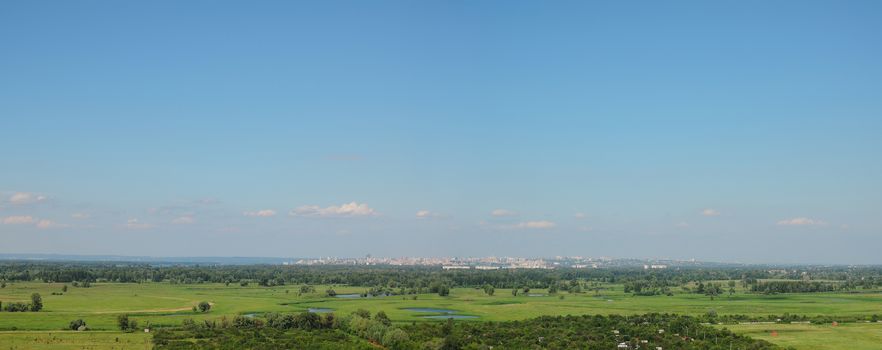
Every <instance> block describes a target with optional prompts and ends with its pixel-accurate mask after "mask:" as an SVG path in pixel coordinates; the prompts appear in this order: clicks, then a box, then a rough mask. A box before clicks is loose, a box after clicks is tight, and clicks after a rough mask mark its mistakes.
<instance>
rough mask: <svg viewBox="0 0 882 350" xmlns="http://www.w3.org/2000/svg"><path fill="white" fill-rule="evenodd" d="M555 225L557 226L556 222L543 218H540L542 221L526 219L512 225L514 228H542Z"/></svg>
mask: <svg viewBox="0 0 882 350" xmlns="http://www.w3.org/2000/svg"><path fill="white" fill-rule="evenodd" d="M555 226H557V224H555V223H553V222H551V221H545V220H542V221H526V222H520V223H518V224H517V225H515V226H514V227H515V228H536V229H544V228H553V227H555Z"/></svg>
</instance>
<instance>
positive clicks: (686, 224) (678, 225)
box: [674, 221, 689, 228]
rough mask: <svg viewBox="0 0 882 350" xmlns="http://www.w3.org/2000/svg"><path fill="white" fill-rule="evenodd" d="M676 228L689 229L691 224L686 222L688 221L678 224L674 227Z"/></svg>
mask: <svg viewBox="0 0 882 350" xmlns="http://www.w3.org/2000/svg"><path fill="white" fill-rule="evenodd" d="M674 226H677V227H679V228H687V227H689V223H688V222H686V221H680V222H679V223H677V224H676V225H674Z"/></svg>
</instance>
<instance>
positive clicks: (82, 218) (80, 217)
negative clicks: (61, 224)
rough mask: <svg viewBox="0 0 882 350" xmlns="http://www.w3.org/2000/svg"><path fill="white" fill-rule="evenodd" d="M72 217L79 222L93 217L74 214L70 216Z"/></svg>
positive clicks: (86, 214) (87, 214) (85, 214)
mask: <svg viewBox="0 0 882 350" xmlns="http://www.w3.org/2000/svg"><path fill="white" fill-rule="evenodd" d="M70 217H71V218H74V219H77V220H85V219H88V218H90V217H92V216H91V215H89V213H73V214H71V215H70Z"/></svg>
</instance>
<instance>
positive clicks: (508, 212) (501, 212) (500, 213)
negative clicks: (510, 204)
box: [490, 209, 518, 217]
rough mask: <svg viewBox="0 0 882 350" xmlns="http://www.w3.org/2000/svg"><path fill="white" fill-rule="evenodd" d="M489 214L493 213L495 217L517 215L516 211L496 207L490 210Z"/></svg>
mask: <svg viewBox="0 0 882 350" xmlns="http://www.w3.org/2000/svg"><path fill="white" fill-rule="evenodd" d="M490 215H493V216H496V217H502V216H515V215H518V213H517V212H513V211H511V210H505V209H496V210H493V211H492V212H490Z"/></svg>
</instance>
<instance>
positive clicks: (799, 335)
mask: <svg viewBox="0 0 882 350" xmlns="http://www.w3.org/2000/svg"><path fill="white" fill-rule="evenodd" d="M726 327H727V328H729V329H730V330H732V331H734V332H737V333H741V334H744V335H747V336H750V337H751V338H756V339H762V340H767V341H769V342H772V343H775V344H778V345H783V346H792V347H794V348H797V349H813V350H835V349H866V350H871V349H882V323H844V324H840V325H838V326H832V325H812V324H741V325H734V326H726ZM772 331H775V332H776V335H774V336H773V335H772Z"/></svg>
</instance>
